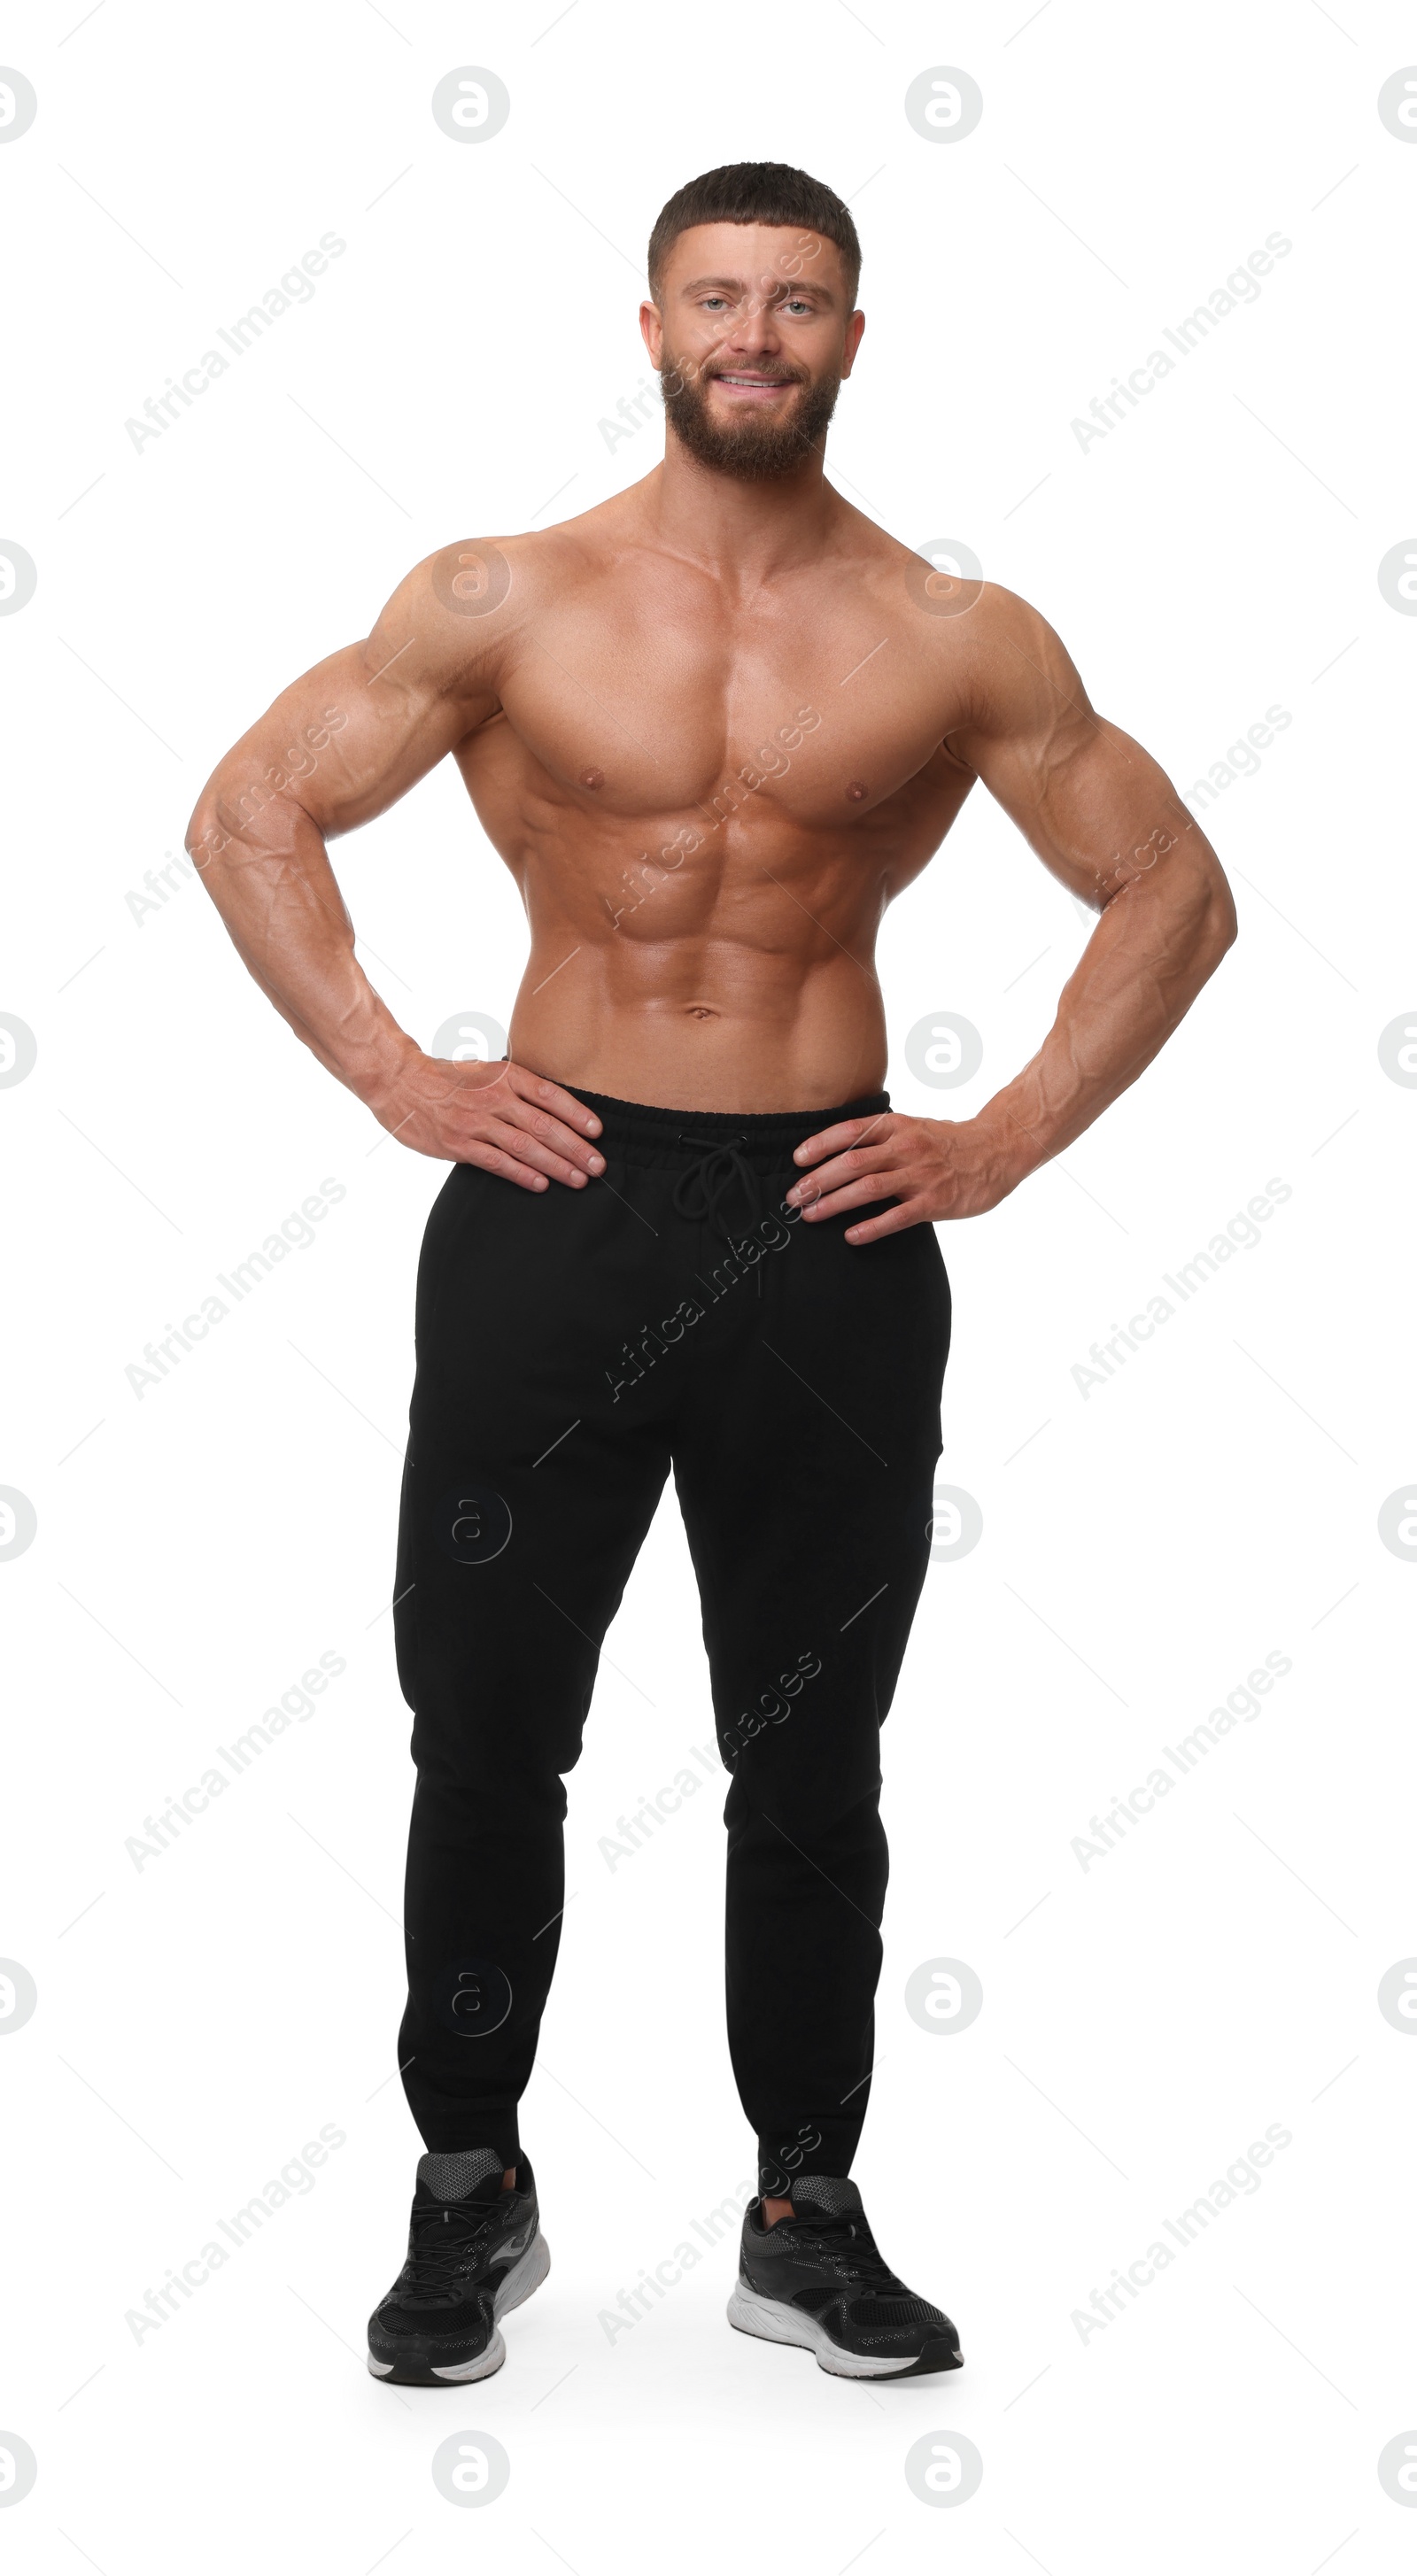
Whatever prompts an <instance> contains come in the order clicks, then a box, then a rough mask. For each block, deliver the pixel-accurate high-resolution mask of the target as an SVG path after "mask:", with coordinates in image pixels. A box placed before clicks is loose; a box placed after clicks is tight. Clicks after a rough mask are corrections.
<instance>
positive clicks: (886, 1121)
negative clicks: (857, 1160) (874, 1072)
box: [792, 1109, 895, 1163]
mask: <svg viewBox="0 0 1417 2576" xmlns="http://www.w3.org/2000/svg"><path fill="white" fill-rule="evenodd" d="M894 1118H895V1113H894V1111H893V1110H890V1109H882V1110H880V1111H879V1112H878V1114H877V1115H876V1116H875V1117H874V1118H842V1119H839V1120H838V1122H837V1124H836V1126H835V1127H824V1128H823V1129H822V1131H821V1133H820V1135H817V1136H807V1137H804V1138H803V1141H802V1143H801V1144H800V1145H799V1146H798V1148H797V1150H796V1152H795V1153H794V1155H793V1157H792V1159H793V1161H794V1163H819V1162H821V1160H822V1158H823V1156H824V1155H826V1154H840V1153H842V1152H843V1151H844V1150H845V1148H846V1147H847V1146H848V1145H854V1144H855V1143H856V1142H857V1140H858V1139H860V1141H861V1142H862V1143H865V1142H867V1141H868V1140H869V1141H870V1142H871V1143H872V1144H874V1145H881V1144H884V1143H886V1142H887V1140H888V1139H889V1137H890V1134H891V1131H892V1127H893V1124H894Z"/></svg>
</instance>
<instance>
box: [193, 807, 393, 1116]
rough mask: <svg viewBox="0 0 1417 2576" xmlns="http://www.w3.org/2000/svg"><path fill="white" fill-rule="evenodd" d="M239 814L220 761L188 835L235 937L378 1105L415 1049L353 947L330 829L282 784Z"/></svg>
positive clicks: (266, 986)
mask: <svg viewBox="0 0 1417 2576" xmlns="http://www.w3.org/2000/svg"><path fill="white" fill-rule="evenodd" d="M235 820H236V817H235V814H234V812H233V809H232V801H231V800H230V799H229V796H228V782H227V780H226V778H225V774H224V768H223V769H218V770H217V772H216V774H215V776H214V777H213V779H212V781H211V783H210V785H209V787H208V788H207V790H206V791H205V793H204V795H203V797H202V801H201V803H200V804H199V805H198V807H197V811H196V813H195V814H194V816H193V818H192V823H191V827H190V829H189V832H188V839H187V847H188V849H189V851H190V852H191V854H192V857H193V859H194V861H195V863H196V866H197V870H198V873H199V875H200V876H201V878H202V881H203V883H204V884H205V886H206V888H207V892H208V893H209V894H210V896H211V898H212V900H213V902H214V903H215V905H216V907H217V910H218V912H219V913H220V914H221V917H222V920H223V921H224V922H225V924H226V928H227V930H228V932H229V933H230V936H231V939H232V942H233V945H234V946H235V948H236V950H237V952H238V954H239V955H240V957H241V959H242V962H243V964H244V965H245V966H246V968H247V970H248V972H249V973H250V974H251V975H252V976H254V978H255V980H256V982H257V983H258V984H259V985H260V987H261V990H262V992H263V993H264V994H265V995H266V996H267V998H268V1000H270V1001H271V1002H273V1003H274V1005H275V1007H276V1009H277V1010H278V1011H279V1012H280V1014H281V1017H282V1018H283V1019H284V1020H286V1021H287V1022H288V1024H289V1026H290V1027H291V1028H292V1029H293V1030H294V1031H295V1034H296V1036H297V1037H298V1038H300V1039H302V1040H303V1042H304V1044H305V1045H306V1046H308V1047H309V1049H310V1051H311V1053H312V1054H313V1055H314V1056H316V1057H317V1058H318V1060H319V1062H320V1063H321V1064H322V1065H324V1066H325V1068H326V1070H327V1071H328V1072H330V1073H333V1074H334V1075H335V1076H336V1077H337V1079H338V1080H339V1081H340V1082H342V1083H344V1084H345V1085H346V1086H347V1087H348V1089H349V1090H351V1091H352V1092H354V1093H355V1095H356V1097H357V1098H359V1099H360V1100H362V1101H364V1102H366V1103H367V1104H368V1105H369V1106H370V1107H371V1108H374V1109H375V1110H376V1111H377V1110H378V1108H379V1107H380V1105H381V1103H383V1102H384V1101H385V1100H386V1099H387V1097H388V1095H389V1094H390V1092H391V1091H392V1089H393V1087H394V1085H395V1083H396V1081H397V1079H398V1076H399V1073H400V1072H401V1071H402V1070H403V1068H404V1067H405V1066H406V1065H407V1063H408V1061H409V1059H410V1058H411V1057H413V1056H416V1055H417V1053H418V1049H417V1047H416V1046H415V1044H414V1041H413V1039H412V1038H411V1037H409V1036H408V1034H407V1032H406V1031H405V1030H403V1029H401V1028H400V1027H399V1024H398V1022H397V1020H395V1018H394V1017H393V1014H392V1013H391V1012H390V1011H389V1010H388V1009H387V1008H386V1007H385V1005H384V1003H383V1002H382V1001H381V1000H380V998H379V995H378V994H377V993H376V992H375V991H374V989H373V987H372V985H371V984H370V982H369V980H368V977H367V976H366V975H365V973H364V970H363V968H362V966H361V965H360V964H359V961H358V959H357V957H356V956H355V953H354V925H353V923H352V922H351V920H350V917H349V914H348V912H347V911H346V909H345V904H344V899H343V897H342V896H341V894H340V890H339V887H338V886H337V884H336V883H335V877H334V871H333V869H332V868H331V866H330V862H329V856H328V853H327V851H326V848H325V841H324V835H323V833H322V832H321V831H320V829H319V827H318V825H317V824H316V823H315V822H314V821H313V820H312V818H311V816H310V815H309V814H308V813H307V812H306V811H305V809H304V807H303V806H302V805H301V804H300V803H299V802H298V800H297V799H296V798H295V797H293V796H291V795H288V794H284V793H281V792H280V791H277V792H276V793H274V794H273V795H271V796H269V797H268V798H267V800H266V802H265V803H264V804H262V805H261V807H260V809H259V811H258V812H257V813H256V814H255V815H254V816H252V817H251V818H250V819H249V820H247V821H244V822H242V823H240V825H239V828H236V829H233V828H232V825H233V822H234V821H235Z"/></svg>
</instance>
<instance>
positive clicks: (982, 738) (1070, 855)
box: [949, 594, 1209, 904]
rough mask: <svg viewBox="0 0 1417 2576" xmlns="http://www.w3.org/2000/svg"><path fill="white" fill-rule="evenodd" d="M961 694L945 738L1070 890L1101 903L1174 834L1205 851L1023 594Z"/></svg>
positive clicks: (1144, 754) (1152, 763)
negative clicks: (961, 714)
mask: <svg viewBox="0 0 1417 2576" xmlns="http://www.w3.org/2000/svg"><path fill="white" fill-rule="evenodd" d="M1004 596H1005V598H1006V599H1008V595H1007V594H1004ZM971 701H972V703H971V710H970V716H969V720H968V721H967V722H966V723H965V724H964V725H962V726H960V727H958V728H957V729H955V730H954V731H953V732H952V733H951V735H950V737H949V744H950V748H951V749H952V750H953V751H954V752H955V753H956V754H957V756H958V757H960V758H962V759H964V760H965V761H967V762H968V764H969V766H970V767H971V768H972V769H974V770H976V771H977V772H978V775H979V776H980V777H981V778H982V779H983V781H984V784H985V786H986V787H987V788H988V790H989V792H990V794H991V795H992V796H993V797H994V798H995V799H996V800H997V802H998V803H999V804H1000V805H1002V807H1003V808H1004V811H1005V813H1006V814H1008V815H1009V817H1010V818H1011V820H1012V821H1013V822H1015V823H1016V824H1017V825H1018V827H1019V829H1020V831H1021V832H1022V833H1023V834H1024V836H1025V838H1026V839H1027V841H1028V842H1029V845H1030V847H1031V848H1032V849H1033V850H1035V851H1036V853H1037V855H1038V857H1039V858H1040V859H1042V861H1043V863H1044V865H1045V867H1047V868H1048V869H1049V870H1050V871H1051V873H1052V874H1053V875H1054V876H1056V877H1057V878H1059V879H1060V881H1061V882H1062V884H1064V885H1065V886H1067V888H1068V890H1069V892H1070V893H1073V894H1076V895H1079V896H1081V897H1082V899H1083V900H1084V901H1085V902H1090V903H1094V904H1102V903H1105V902H1107V901H1109V900H1110V898H1111V896H1112V895H1114V894H1115V893H1117V892H1118V891H1119V889H1120V887H1121V886H1122V885H1123V884H1124V883H1126V882H1127V881H1128V879H1129V878H1130V877H1132V876H1134V875H1136V874H1137V873H1139V872H1140V871H1142V870H1145V869H1148V868H1149V867H1150V866H1151V865H1152V864H1153V863H1154V861H1155V860H1156V859H1157V858H1158V857H1164V856H1165V855H1166V854H1167V853H1168V852H1169V851H1170V850H1173V849H1175V848H1176V847H1177V846H1178V844H1179V843H1180V842H1181V841H1182V840H1183V838H1184V839H1186V840H1187V841H1188V842H1189V843H1190V845H1191V846H1192V847H1193V848H1195V849H1196V850H1197V853H1198V854H1199V852H1200V851H1201V850H1205V851H1207V852H1208V851H1209V845H1208V843H1206V842H1205V840H1204V835H1203V834H1201V833H1200V831H1199V829H1198V827H1197V825H1196V823H1195V821H1194V819H1193V817H1192V816H1191V815H1190V813H1189V812H1188V811H1187V809H1186V808H1185V806H1184V805H1183V804H1182V803H1181V800H1180V798H1179V796H1178V795H1177V793H1176V790H1175V788H1174V787H1173V786H1172V784H1171V781H1170V779H1169V778H1168V777H1167V775H1166V772H1165V770H1164V769H1162V767H1161V766H1160V763H1159V762H1158V761H1156V760H1153V758H1152V756H1151V754H1150V752H1148V751H1147V750H1145V749H1144V748H1143V746H1142V744H1140V743H1139V742H1136V741H1134V740H1133V738H1132V736H1131V735H1130V734H1127V733H1124V732H1123V731H1122V728H1121V726H1120V725H1115V724H1112V723H1111V722H1110V721H1109V720H1108V718H1106V717H1105V716H1099V715H1098V713H1097V712H1096V709H1095V708H1094V707H1093V706H1092V704H1091V701H1090V700H1089V698H1088V695H1087V691H1086V689H1085V688H1084V686H1083V683H1082V680H1081V678H1080V676H1079V674H1078V671H1077V668H1076V666H1075V664H1074V663H1073V661H1072V658H1071V656H1070V655H1069V654H1068V652H1067V650H1066V648H1065V647H1064V645H1063V644H1062V643H1061V642H1060V640H1059V638H1058V637H1057V635H1055V633H1054V632H1053V629H1052V627H1051V626H1049V624H1048V622H1047V620H1046V618H1043V617H1040V616H1039V615H1038V614H1037V612H1036V610H1033V609H1029V608H1027V607H1026V605H1025V603H1024V602H1023V601H1022V600H1013V599H1008V607H1007V612H1006V613H1005V614H1003V615H1001V616H1000V617H999V618H998V619H997V621H996V623H995V625H994V628H993V630H992V631H990V632H989V633H988V634H987V635H986V636H985V637H984V638H983V639H982V640H981V646H980V649H979V652H978V656H977V665H976V669H975V672H974V674H973V686H972V689H971Z"/></svg>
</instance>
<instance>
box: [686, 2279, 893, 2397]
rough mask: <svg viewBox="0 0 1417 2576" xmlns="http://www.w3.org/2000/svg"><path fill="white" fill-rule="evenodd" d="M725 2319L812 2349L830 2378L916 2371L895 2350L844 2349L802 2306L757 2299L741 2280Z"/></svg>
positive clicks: (743, 2330) (745, 2330)
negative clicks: (887, 2353)
mask: <svg viewBox="0 0 1417 2576" xmlns="http://www.w3.org/2000/svg"><path fill="white" fill-rule="evenodd" d="M728 2322H729V2324H730V2325H731V2326H736V2327H737V2329H738V2332H739V2333H740V2334H750V2335H759V2336H760V2337H761V2338H762V2340H763V2342H764V2343H790V2344H798V2345H800V2346H801V2348H802V2349H803V2351H805V2352H811V2353H815V2354H816V2357H817V2368H818V2369H819V2370H826V2371H829V2372H830V2373H831V2376H832V2377H833V2379H904V2378H909V2377H913V2376H915V2375H916V2374H915V2373H913V2372H912V2371H911V2369H910V2365H909V2363H908V2362H902V2361H901V2358H900V2356H899V2354H898V2353H897V2354H894V2355H891V2356H890V2357H884V2356H882V2355H880V2354H876V2353H863V2352H844V2351H843V2350H842V2347H841V2345H840V2344H839V2343H833V2341H832V2339H831V2336H830V2335H829V2334H828V2333H827V2330H826V2328H825V2326H823V2325H819V2324H818V2322H817V2319H816V2318H815V2317H813V2316H809V2315H808V2314H807V2312H806V2310H805V2309H802V2308H785V2307H783V2306H782V2304H781V2303H780V2301H778V2300H777V2299H760V2298H758V2297H756V2296H755V2294H754V2292H753V2291H752V2290H750V2289H748V2288H747V2287H746V2285H745V2283H743V2282H742V2281H738V2282H737V2283H735V2285H734V2289H733V2293H732V2296H731V2297H730V2299H729V2302H728Z"/></svg>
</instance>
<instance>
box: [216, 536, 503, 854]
mask: <svg viewBox="0 0 1417 2576" xmlns="http://www.w3.org/2000/svg"><path fill="white" fill-rule="evenodd" d="M470 644H471V639H469V637H468V634H467V629H466V626H465V625H464V624H462V623H461V621H455V620H453V619H451V618H449V616H448V615H447V613H446V612H445V611H443V610H442V609H441V608H440V606H439V604H438V602H437V600H436V598H435V597H433V595H432V594H431V590H430V585H429V581H428V569H427V567H426V566H423V565H420V566H418V567H417V568H416V569H415V571H414V572H413V573H411V574H410V575H409V577H408V579H407V581H405V582H403V583H402V584H401V585H400V587H399V589H398V590H396V591H395V593H394V595H393V598H392V599H391V600H390V601H389V602H388V605H387V606H386V607H385V608H384V610H383V611H382V613H381V615H380V616H379V618H378V620H377V622H376V624H375V626H374V629H373V632H372V633H371V634H370V635H369V637H368V638H367V640H366V641H365V642H364V643H362V644H349V645H346V646H344V647H343V648H342V649H341V650H340V651H339V652H336V653H331V654H328V655H327V656H326V658H325V659H324V661H322V662H317V663H316V664H315V665H314V667H313V669H311V670H309V671H306V672H304V673H303V674H302V676H301V677H300V678H299V679H298V680H294V681H292V682H291V684H290V686H289V687H288V688H286V689H283V690H282V691H281V693H280V696H279V697H278V698H276V699H275V700H274V701H273V703H272V704H271V705H270V706H269V707H268V708H267V709H266V712H265V714H264V715H263V716H260V717H259V718H258V719H257V721H256V723H255V724H254V725H252V726H251V727H250V729H249V731H248V732H246V733H245V734H243V735H242V737H241V739H240V741H239V742H237V743H235V744H234V745H233V746H232V749H231V750H230V751H229V752H228V753H227V755H226V757H225V759H224V760H223V761H222V762H221V763H220V765H219V767H218V768H217V770H216V771H215V773H214V774H213V777H212V780H211V782H210V785H209V787H208V789H207V791H206V796H205V797H204V799H203V802H204V803H205V802H207V801H208V800H213V801H214V803H215V807H216V812H217V818H218V820H219V821H220V822H221V824H222V826H223V828H224V829H225V830H226V831H228V832H229V831H232V830H236V831H244V830H245V828H246V826H247V825H248V824H249V823H250V822H252V821H253V820H254V818H255V816H256V814H257V813H258V812H259V811H260V809H261V807H262V806H263V805H265V804H266V803H268V802H269V801H270V799H271V798H272V797H279V798H281V799H282V800H283V801H284V802H286V803H287V804H294V805H298V806H299V807H300V808H301V810H302V811H303V812H304V813H305V814H306V815H308V816H309V818H310V820H311V822H312V823H314V825H315V826H316V828H317V829H318V830H319V831H320V832H321V833H322V834H323V835H324V836H325V837H326V838H327V839H330V838H333V837H334V836H335V835H336V834H337V833H340V832H348V831H351V830H353V828H354V827H355V825H356V824H359V823H366V822H368V821H369V820H370V819H371V817H372V816H374V815H376V814H380V813H382V812H383V811H384V810H385V808H386V807H387V806H389V805H392V804H394V803H395V802H396V801H397V800H398V798H399V797H400V796H403V795H406V794H407V792H408V790H409V788H410V787H413V786H415V785H416V784H417V782H418V780H419V779H420V778H423V777H425V776H426V775H427V773H428V771H429V770H430V769H433V768H436V766H437V764H438V762H439V761H440V760H442V759H443V758H444V756H445V754H446V753H448V752H450V751H452V750H453V749H455V747H456V745H457V744H458V743H459V742H461V741H462V739H463V737H464V736H465V735H466V734H467V733H469V732H470V731H471V730H473V728H474V727H475V726H477V725H478V724H480V723H482V722H483V721H484V720H485V719H486V717H488V716H490V715H492V714H494V713H495V711H496V708H497V705H498V702H499V701H498V695H497V674H496V671H495V668H494V667H493V657H492V655H491V654H490V653H489V652H487V651H486V650H484V651H483V652H482V653H481V655H480V656H479V655H478V654H476V653H475V652H474V651H472V650H471V649H470Z"/></svg>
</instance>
